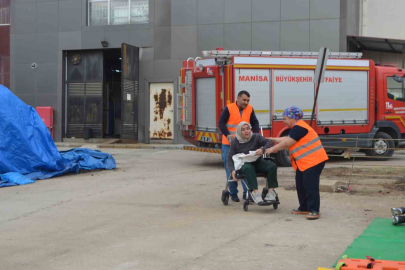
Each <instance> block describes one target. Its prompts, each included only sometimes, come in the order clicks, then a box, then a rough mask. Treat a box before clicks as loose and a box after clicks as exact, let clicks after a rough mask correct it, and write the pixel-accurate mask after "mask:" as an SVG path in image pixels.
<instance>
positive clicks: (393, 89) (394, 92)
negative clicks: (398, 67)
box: [387, 77, 405, 101]
mask: <svg viewBox="0 0 405 270" xmlns="http://www.w3.org/2000/svg"><path fill="white" fill-rule="evenodd" d="M398 78H401V77H398ZM404 79H405V78H403V77H402V80H404ZM404 83H405V82H404V81H402V82H398V81H396V80H394V77H387V94H388V98H390V99H394V100H398V101H405V91H404Z"/></svg>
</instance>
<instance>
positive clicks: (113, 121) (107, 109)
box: [103, 49, 122, 138]
mask: <svg viewBox="0 0 405 270" xmlns="http://www.w3.org/2000/svg"><path fill="white" fill-rule="evenodd" d="M121 62H122V57H121V50H120V49H110V50H104V98H103V105H104V111H103V124H104V125H103V126H104V128H103V130H104V137H105V138H120V137H121V133H122V121H121V104H122V103H121V101H122V91H121V74H122V70H121Z"/></svg>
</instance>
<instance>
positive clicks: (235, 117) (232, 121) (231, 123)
mask: <svg viewBox="0 0 405 270" xmlns="http://www.w3.org/2000/svg"><path fill="white" fill-rule="evenodd" d="M226 106H227V107H228V111H229V119H228V122H227V123H226V127H227V128H228V130H229V132H230V133H231V134H234V135H235V134H236V128H237V127H238V125H239V123H240V122H242V121H245V122H248V123H249V124H250V115H251V114H252V111H253V107H252V105H250V104H249V105H247V107H246V108H245V109H244V110H243V111H242V116H240V110H239V107H238V105H236V102H234V103H231V104H228V105H226ZM222 143H223V144H227V145H230V143H229V141H228V139H227V138H226V137H225V135H222Z"/></svg>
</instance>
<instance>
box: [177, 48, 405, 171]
mask: <svg viewBox="0 0 405 270" xmlns="http://www.w3.org/2000/svg"><path fill="white" fill-rule="evenodd" d="M361 56H362V54H361V53H329V56H328V57H329V58H328V61H327V67H326V72H325V75H324V79H323V82H322V83H321V84H320V87H319V92H318V99H317V103H316V108H315V114H314V115H315V117H314V121H313V123H312V127H313V128H314V130H315V131H316V132H317V133H318V134H319V135H320V137H321V140H322V144H323V145H324V146H325V148H326V150H327V151H328V152H329V153H342V152H343V149H345V148H352V147H355V148H357V149H361V150H360V151H363V152H365V154H366V155H367V156H374V157H379V158H388V157H390V156H392V155H393V153H394V148H396V147H397V146H398V144H400V139H405V90H404V77H405V70H403V69H401V68H397V67H387V66H376V65H375V63H374V62H373V61H372V60H366V59H361ZM203 57H204V58H200V57H197V58H196V59H192V58H189V59H187V60H186V61H184V62H183V68H182V69H181V70H180V82H181V83H180V84H179V93H178V96H179V99H180V100H179V104H180V106H179V115H181V120H180V121H179V123H178V124H179V125H180V127H181V130H182V133H183V137H184V138H185V139H186V140H187V141H188V142H190V143H191V144H193V145H195V146H196V147H194V148H192V149H193V150H196V151H204V152H218V153H220V149H221V132H220V130H219V128H218V119H219V116H220V114H221V112H222V110H223V108H224V107H225V106H226V105H227V104H229V103H231V102H234V101H235V98H236V96H237V93H238V92H239V91H241V90H247V91H248V92H249V93H250V104H251V105H252V106H253V108H254V110H255V113H256V116H257V118H258V120H259V123H260V126H261V128H262V129H263V135H264V136H265V137H280V136H285V135H287V134H288V129H287V127H286V126H285V125H284V123H283V121H282V120H283V118H282V112H283V111H284V109H285V108H287V107H289V106H297V107H299V108H301V109H302V111H303V112H304V120H307V121H308V123H309V120H310V119H311V115H312V107H313V104H314V98H315V84H314V81H313V77H314V72H315V68H316V62H317V57H318V53H304V52H256V51H226V50H223V49H217V50H213V51H204V52H203ZM189 150H191V149H189ZM275 158H276V160H277V163H278V164H279V165H281V166H289V165H290V164H291V163H290V158H289V153H288V151H287V150H285V151H281V152H279V153H277V154H275Z"/></svg>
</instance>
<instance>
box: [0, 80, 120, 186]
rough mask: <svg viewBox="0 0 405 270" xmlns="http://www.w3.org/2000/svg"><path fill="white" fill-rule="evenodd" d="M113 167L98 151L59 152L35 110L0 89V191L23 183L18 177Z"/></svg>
mask: <svg viewBox="0 0 405 270" xmlns="http://www.w3.org/2000/svg"><path fill="white" fill-rule="evenodd" d="M115 167H116V163H115V159H114V158H113V157H112V156H111V155H110V154H107V153H102V152H100V151H95V150H91V149H86V148H77V149H72V150H70V151H65V152H59V151H58V149H57V148H56V146H55V143H54V141H53V139H52V136H51V134H50V132H49V130H48V128H47V127H46V126H45V124H44V122H43V121H42V119H41V118H40V117H39V115H38V113H37V112H36V111H35V109H34V108H32V107H31V106H28V105H26V104H25V103H24V102H23V101H21V100H20V99H19V98H18V97H17V96H15V95H14V94H13V93H12V92H11V91H10V90H8V89H7V88H6V87H4V86H2V85H0V178H1V180H0V187H4V186H13V185H18V183H24V181H22V182H21V180H22V179H23V178H21V175H23V176H24V177H25V178H28V179H30V180H38V179H47V178H51V177H54V176H60V175H63V174H66V173H77V172H79V171H80V170H94V169H114V168H115ZM7 173H18V174H11V175H10V174H8V175H5V174H7ZM3 175H5V176H3Z"/></svg>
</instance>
